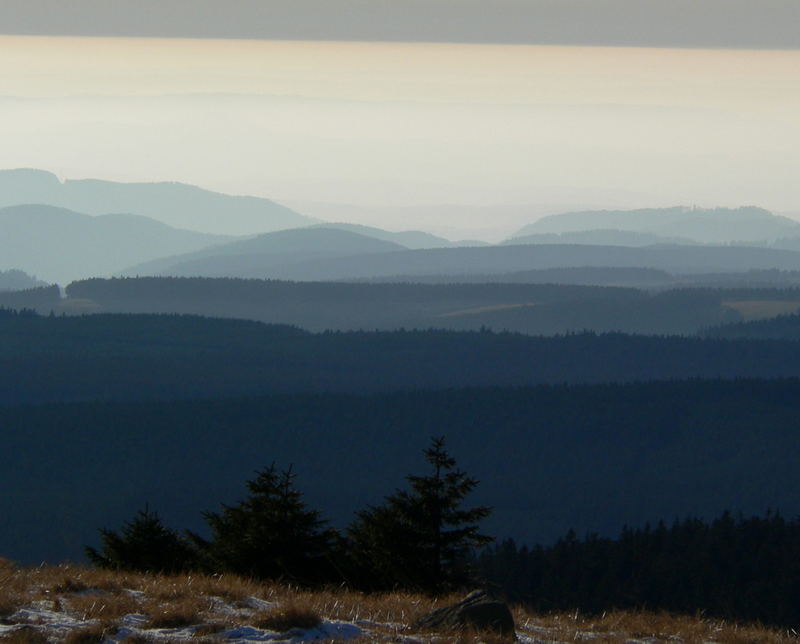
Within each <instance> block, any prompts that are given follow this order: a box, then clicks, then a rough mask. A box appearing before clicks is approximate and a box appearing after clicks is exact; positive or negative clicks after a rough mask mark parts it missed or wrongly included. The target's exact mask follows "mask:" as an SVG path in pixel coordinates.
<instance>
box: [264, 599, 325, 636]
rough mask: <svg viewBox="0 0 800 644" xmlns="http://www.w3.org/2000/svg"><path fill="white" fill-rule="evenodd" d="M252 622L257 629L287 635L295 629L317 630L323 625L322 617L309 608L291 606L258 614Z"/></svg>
mask: <svg viewBox="0 0 800 644" xmlns="http://www.w3.org/2000/svg"><path fill="white" fill-rule="evenodd" d="M252 622H253V626H255V627H257V628H264V629H267V630H270V631H276V632H277V633H285V632H286V631H290V630H292V629H293V628H302V629H310V628H317V627H318V626H320V625H321V624H322V617H320V615H319V613H317V612H316V611H315V610H313V609H312V608H310V607H309V606H303V605H296V604H289V605H287V606H284V607H282V608H279V609H277V610H272V611H268V612H264V613H258V614H256V615H254V616H253V619H252Z"/></svg>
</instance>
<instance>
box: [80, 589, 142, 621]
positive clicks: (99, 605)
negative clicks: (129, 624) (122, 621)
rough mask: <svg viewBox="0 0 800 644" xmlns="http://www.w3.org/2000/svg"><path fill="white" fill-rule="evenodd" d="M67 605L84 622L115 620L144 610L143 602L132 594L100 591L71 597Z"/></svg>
mask: <svg viewBox="0 0 800 644" xmlns="http://www.w3.org/2000/svg"><path fill="white" fill-rule="evenodd" d="M65 603H66V604H67V606H68V607H69V611H70V612H71V613H72V614H73V615H75V616H76V617H78V618H80V619H82V620H89V619H104V620H114V619H119V618H120V617H124V616H125V615H131V614H133V613H139V612H141V610H142V601H141V600H140V599H139V598H138V597H137V596H135V595H132V594H130V593H120V594H110V593H106V592H102V591H100V592H97V593H91V594H86V595H78V596H73V597H69V598H68V599H67V600H66V602H65Z"/></svg>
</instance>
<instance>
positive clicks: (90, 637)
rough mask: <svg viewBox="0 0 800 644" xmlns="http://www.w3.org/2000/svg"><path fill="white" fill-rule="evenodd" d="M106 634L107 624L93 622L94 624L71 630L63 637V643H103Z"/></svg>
mask: <svg viewBox="0 0 800 644" xmlns="http://www.w3.org/2000/svg"><path fill="white" fill-rule="evenodd" d="M107 635H108V627H107V626H104V625H103V624H95V625H94V626H87V627H86V628H81V629H80V630H76V631H71V632H70V633H69V634H68V635H67V636H66V637H65V638H64V644H103V642H104V641H105V640H106V636H107Z"/></svg>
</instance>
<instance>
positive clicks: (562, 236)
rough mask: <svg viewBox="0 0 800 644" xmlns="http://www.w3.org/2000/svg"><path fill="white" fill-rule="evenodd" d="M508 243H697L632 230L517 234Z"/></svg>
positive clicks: (648, 244)
mask: <svg viewBox="0 0 800 644" xmlns="http://www.w3.org/2000/svg"><path fill="white" fill-rule="evenodd" d="M502 243H503V245H509V244H583V245H587V246H596V245H600V246H652V245H654V244H687V245H692V244H697V243H698V242H696V241H694V240H693V239H689V238H688V237H667V236H666V235H657V234H655V233H647V232H638V231H633V230H609V229H603V228H600V229H596V230H578V231H570V232H563V233H535V234H532V235H519V236H516V237H512V238H511V239H507V240H505V241H504V242H502Z"/></svg>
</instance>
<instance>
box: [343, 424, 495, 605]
mask: <svg viewBox="0 0 800 644" xmlns="http://www.w3.org/2000/svg"><path fill="white" fill-rule="evenodd" d="M424 454H425V459H426V460H427V461H428V463H429V465H430V468H431V471H430V473H429V474H427V475H426V476H408V477H406V480H407V481H408V482H409V488H410V489H409V490H398V491H396V492H395V493H394V494H392V495H391V496H388V497H386V499H385V501H384V503H383V505H380V506H377V507H370V508H368V509H366V510H363V511H361V512H359V513H358V514H357V517H356V520H355V521H354V523H353V524H352V525H351V526H350V528H349V531H348V535H349V546H350V552H351V557H352V560H353V562H354V565H355V568H356V570H357V575H358V578H359V581H358V583H360V584H361V585H364V586H367V587H373V588H396V587H402V588H408V589H413V590H419V591H423V592H427V593H433V594H436V593H440V592H443V591H447V590H450V589H454V588H458V587H459V586H462V585H464V584H466V583H468V582H469V581H470V580H471V571H470V567H469V559H470V556H469V555H470V554H471V553H472V551H473V549H474V548H477V547H481V546H485V545H486V544H488V543H489V542H491V541H492V537H489V536H486V535H483V534H481V533H480V532H479V527H478V523H479V522H480V521H481V520H482V519H484V518H486V517H487V516H488V515H489V514H490V512H491V508H488V507H484V506H478V507H473V508H469V509H464V508H462V503H463V501H464V499H465V497H466V496H467V495H468V494H469V493H470V492H472V490H473V489H474V488H475V486H476V485H477V484H478V481H477V480H475V479H474V478H471V477H469V476H467V475H466V473H465V472H463V471H461V470H459V469H457V468H456V462H455V459H453V458H452V457H451V456H450V455H449V454H448V453H447V451H446V450H445V440H444V438H443V437H442V438H434V439H432V440H431V446H430V447H429V448H428V449H426V450H425V452H424Z"/></svg>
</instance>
